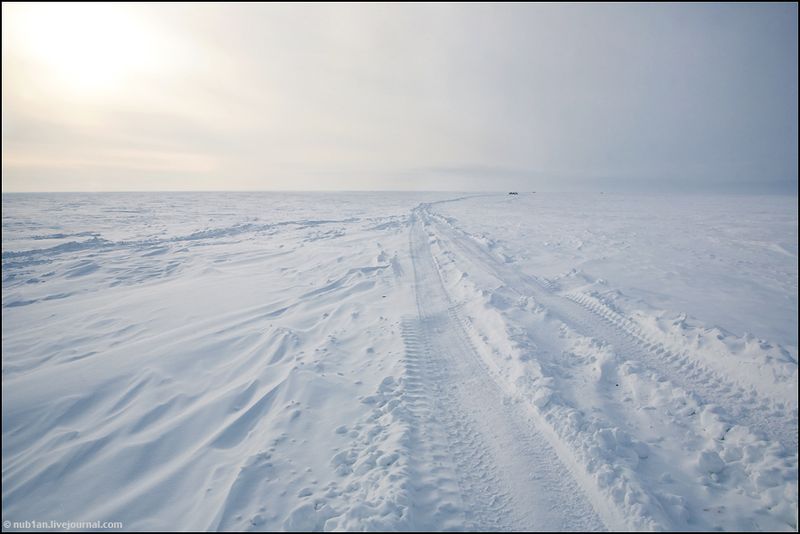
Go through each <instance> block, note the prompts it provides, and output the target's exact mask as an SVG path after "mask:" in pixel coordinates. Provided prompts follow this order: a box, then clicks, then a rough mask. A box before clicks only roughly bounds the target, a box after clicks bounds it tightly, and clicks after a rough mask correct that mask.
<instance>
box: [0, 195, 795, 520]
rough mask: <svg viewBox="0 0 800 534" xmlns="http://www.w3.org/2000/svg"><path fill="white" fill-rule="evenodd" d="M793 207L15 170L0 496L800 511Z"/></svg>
mask: <svg viewBox="0 0 800 534" xmlns="http://www.w3.org/2000/svg"><path fill="white" fill-rule="evenodd" d="M796 206H797V204H796V198H786V197H756V196H716V197H702V196H692V197H688V196H687V197H659V198H657V197H646V196H632V195H628V196H625V195H597V194H593V195H588V194H586V195H579V194H573V195H557V194H541V193H538V194H532V193H522V192H521V193H520V194H519V195H515V196H508V195H499V194H494V195H474V194H471V195H468V194H465V195H457V194H450V193H313V194H312V193H197V194H194V193H192V194H189V193H181V194H178V193H176V194H169V193H152V194H149V193H148V194H144V193H142V194H138V193H137V194H134V193H126V194H96V195H87V194H47V195H23V194H19V195H4V196H3V238H2V267H3V273H2V276H3V282H2V284H3V285H2V288H3V290H2V319H3V321H2V325H3V326H2V348H3V350H2V353H3V356H2V381H3V382H2V391H3V393H2V401H3V404H2V406H3V408H2V410H3V412H2V466H3V475H2V487H3V489H2V502H3V506H2V508H3V520H19V521H24V520H38V521H45V520H50V519H52V520H70V521H94V520H99V521H122V522H123V525H124V528H125V529H126V530H143V529H187V530H188V529H198V530H258V531H262V530H289V531H293V530H294V531H308V530H426V529H431V530H446V529H448V530H449V529H455V530H464V529H473V530H475V529H477V530H530V529H536V530H540V529H546V530H547V529H550V530H604V529H620V530H713V529H722V530H782V531H783V530H796V529H797V493H798V489H797V431H798V429H797V380H798V376H797V299H798V291H797V249H798V239H797V207H796Z"/></svg>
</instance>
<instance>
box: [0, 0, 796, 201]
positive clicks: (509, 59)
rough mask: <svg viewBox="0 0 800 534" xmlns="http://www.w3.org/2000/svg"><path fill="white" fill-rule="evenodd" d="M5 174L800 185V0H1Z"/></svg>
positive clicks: (637, 186) (319, 184) (163, 182)
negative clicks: (118, 1) (689, 0)
mask: <svg viewBox="0 0 800 534" xmlns="http://www.w3.org/2000/svg"><path fill="white" fill-rule="evenodd" d="M2 9H3V101H2V107H3V109H2V111H3V115H2V144H3V191H64V190H69V191H77V190H102V191H114V190H209V189H211V190H234V189H235V190H241V189H244V190H261V189H266V190H272V189H279V190H306V189H308V190H337V189H347V190H352V189H391V190H395V189H398V190H403V189H417V190H497V189H501V190H502V189H519V190H541V191H548V190H549V191H559V190H562V191H572V190H590V191H596V190H607V191H614V190H633V191H757V192H790V193H796V191H797V176H798V174H797V173H798V163H797V162H798V153H797V145H798V133H797V120H798V119H797V114H798V109H797V102H798V94H797V82H798V70H797V69H798V38H797V18H798V13H797V5H796V4H794V3H784V4H752V5H750V4H732V5H724V4H713V5H700V4H682V5H664V4H658V5H630V4H614V5H598V4H588V5H586V4H581V5H578V4H570V5H541V4H532V5H521V4H514V5H497V4H484V5H473V4H469V5H453V4H444V5H386V4H380V5H361V4H358V5H307V6H299V5H294V4H291V5H275V4H237V5H229V4H225V5H213V4H199V5H169V4H154V5H141V6H117V5H100V6H98V5H81V6H74V5H73V6H63V5H55V4H48V5H22V4H9V3H4V4H3V8H2Z"/></svg>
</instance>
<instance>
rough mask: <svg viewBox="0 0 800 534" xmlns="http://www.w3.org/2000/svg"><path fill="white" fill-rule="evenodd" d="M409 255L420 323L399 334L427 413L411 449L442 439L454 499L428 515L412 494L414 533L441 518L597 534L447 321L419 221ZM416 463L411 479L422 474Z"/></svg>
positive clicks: (526, 417) (528, 419) (560, 470)
mask: <svg viewBox="0 0 800 534" xmlns="http://www.w3.org/2000/svg"><path fill="white" fill-rule="evenodd" d="M410 247H411V258H412V261H413V267H414V277H415V291H416V297H417V307H418V313H419V320H418V321H416V322H407V323H406V324H405V325H404V336H405V337H406V339H407V342H408V344H409V347H410V350H409V353H408V355H409V360H410V361H409V362H408V364H409V365H410V368H411V373H412V374H411V376H410V379H411V381H412V384H410V385H413V383H414V382H415V379H416V382H418V383H419V384H420V386H421V387H418V388H417V389H416V391H417V392H418V393H419V394H420V395H421V396H422V398H423V399H425V400H424V401H419V402H420V404H421V405H422V404H427V405H428V406H429V407H430V413H427V414H425V415H424V416H420V417H418V426H419V428H418V430H417V431H416V432H417V437H418V439H417V440H416V441H418V442H419V443H420V444H424V443H425V441H426V438H428V439H430V437H431V436H434V435H436V434H438V435H441V436H443V439H444V440H445V441H446V443H447V449H446V450H447V451H448V456H449V462H451V463H450V465H454V466H455V468H456V469H455V471H456V473H457V477H456V478H457V483H458V492H459V497H460V499H459V500H460V503H458V504H455V503H454V504H453V507H452V508H450V507H449V506H447V505H446V506H445V508H442V507H441V506H439V508H437V509H436V510H434V511H433V513H431V511H430V507H431V503H432V502H436V499H432V498H431V497H433V496H432V495H430V494H429V493H426V492H425V491H423V489H424V488H418V489H417V491H416V493H415V495H416V496H417V498H418V499H419V501H417V502H415V504H416V505H417V506H416V508H417V510H418V514H419V515H420V519H424V520H425V521H419V522H418V523H417V524H415V526H428V527H437V528H441V527H442V526H444V527H447V526H449V525H446V524H441V523H437V522H436V520H437V519H439V520H441V519H443V514H442V512H447V511H448V510H449V511H450V512H452V513H453V514H458V515H460V516H462V517H463V522H462V524H461V528H466V529H470V530H472V529H475V530H545V531H546V530H556V531H559V530H602V529H604V528H605V526H604V524H603V522H602V521H601V520H600V518H599V517H598V515H597V514H596V512H595V510H594V509H593V508H592V505H591V504H590V502H589V500H588V499H587V497H586V496H585V495H584V493H583V491H582V490H581V488H580V487H579V486H578V484H577V483H576V482H575V480H574V478H573V477H572V474H571V472H570V471H569V469H568V468H567V467H565V466H564V464H563V463H562V462H561V460H560V459H559V457H558V454H557V453H556V452H555V450H554V449H553V448H552V447H551V445H550V443H549V442H548V440H547V439H546V438H545V437H544V435H543V434H542V433H540V432H539V431H538V430H537V429H536V427H535V425H534V423H533V419H532V414H531V413H530V411H529V407H527V406H525V405H523V404H519V403H514V402H512V401H511V399H510V398H509V396H507V395H505V394H504V392H503V390H502V388H501V387H500V385H499V384H498V383H497V382H496V381H495V380H494V378H493V377H492V375H491V374H490V373H489V372H488V370H487V369H486V368H485V367H484V364H483V363H482V360H481V359H480V356H479V355H478V354H477V353H476V351H475V349H474V348H473V347H472V345H471V343H470V342H469V338H468V336H467V334H466V332H464V330H463V326H462V324H461V323H460V322H459V321H457V320H456V319H455V318H454V309H453V303H452V302H451V301H450V299H449V297H448V296H447V293H446V291H445V289H444V286H443V285H442V281H441V278H440V274H439V271H438V269H437V268H436V265H435V263H434V260H433V257H432V254H431V250H430V244H429V242H428V237H427V234H426V232H425V231H424V229H423V227H422V221H421V220H420V218H419V216H418V214H417V212H415V214H414V215H413V218H412V227H411V235H410ZM415 369H416V371H415ZM417 412H418V413H419V410H417ZM440 439H442V438H435V439H434V445H436V444H437V442H438V441H439V440H440ZM422 456H423V459H422V460H421V461H419V462H417V468H416V469H418V470H424V469H425V462H427V459H425V458H424V454H423V455H422ZM436 460H445V461H447V459H436ZM437 463H441V462H440V461H435V462H434V465H437ZM434 469H436V467H435V468H434ZM423 474H424V473H415V475H416V476H417V477H419V476H420V475H423ZM459 506H460V510H459V508H458V507H459ZM426 510H427V513H426ZM437 514H439V515H438V517H437ZM431 519H433V521H431ZM420 523H426V524H424V525H423V524H420Z"/></svg>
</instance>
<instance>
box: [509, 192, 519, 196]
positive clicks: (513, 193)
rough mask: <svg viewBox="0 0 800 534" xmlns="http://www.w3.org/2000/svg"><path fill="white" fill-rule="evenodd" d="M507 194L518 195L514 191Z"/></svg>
mask: <svg viewBox="0 0 800 534" xmlns="http://www.w3.org/2000/svg"><path fill="white" fill-rule="evenodd" d="M508 194H509V195H519V193H517V192H516V191H509V192H508Z"/></svg>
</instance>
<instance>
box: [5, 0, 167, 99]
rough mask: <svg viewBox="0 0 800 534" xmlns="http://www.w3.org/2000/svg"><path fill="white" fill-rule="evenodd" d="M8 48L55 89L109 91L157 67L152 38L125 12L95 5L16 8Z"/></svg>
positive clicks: (156, 56) (107, 6) (148, 32)
mask: <svg viewBox="0 0 800 534" xmlns="http://www.w3.org/2000/svg"><path fill="white" fill-rule="evenodd" d="M17 7H18V8H19V11H18V13H17V14H16V18H15V23H14V25H13V26H12V29H13V30H14V37H15V39H14V46H15V47H17V48H18V52H20V53H21V54H23V55H25V56H27V57H28V58H29V59H31V60H33V61H34V62H35V64H36V74H37V77H39V78H44V80H43V81H44V82H45V83H48V84H55V86H56V87H55V89H59V90H61V89H71V90H73V91H77V92H82V93H102V92H110V91H114V90H117V89H119V88H121V87H122V86H123V85H124V83H125V82H126V81H127V80H129V79H130V78H132V77H135V76H137V75H141V74H146V73H150V72H153V71H154V70H156V69H157V68H158V67H159V55H158V50H157V49H158V47H157V46H156V43H155V37H154V35H153V34H152V32H150V31H148V28H147V26H146V25H145V24H143V23H142V21H141V20H139V19H138V18H137V17H136V16H135V15H134V14H133V13H132V12H130V10H127V9H126V8H125V7H123V6H114V5H107V4H106V5H100V4H38V5H21V6H17Z"/></svg>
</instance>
